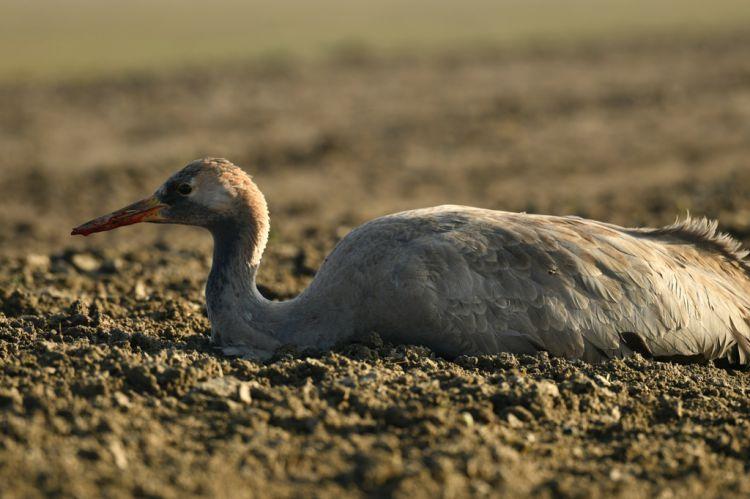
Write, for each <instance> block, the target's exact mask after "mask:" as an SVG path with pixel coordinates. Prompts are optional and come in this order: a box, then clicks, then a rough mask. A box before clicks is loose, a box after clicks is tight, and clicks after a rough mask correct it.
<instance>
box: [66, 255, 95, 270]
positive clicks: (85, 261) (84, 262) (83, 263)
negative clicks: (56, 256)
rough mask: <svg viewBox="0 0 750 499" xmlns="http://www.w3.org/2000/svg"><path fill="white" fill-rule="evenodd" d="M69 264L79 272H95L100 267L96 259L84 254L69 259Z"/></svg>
mask: <svg viewBox="0 0 750 499" xmlns="http://www.w3.org/2000/svg"><path fill="white" fill-rule="evenodd" d="M70 263H72V264H73V266H74V267H75V268H76V269H78V270H79V271H81V272H96V271H97V270H99V268H100V267H101V266H102V264H101V262H100V261H99V260H98V259H97V258H95V257H94V256H92V255H89V254H86V253H76V254H74V255H73V256H71V257H70Z"/></svg>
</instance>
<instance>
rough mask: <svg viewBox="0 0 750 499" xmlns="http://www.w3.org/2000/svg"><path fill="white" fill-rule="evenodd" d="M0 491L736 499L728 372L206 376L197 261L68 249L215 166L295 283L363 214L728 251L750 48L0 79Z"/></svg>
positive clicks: (150, 244)
mask: <svg viewBox="0 0 750 499" xmlns="http://www.w3.org/2000/svg"><path fill="white" fill-rule="evenodd" d="M0 109H2V111H3V112H2V113H0V150H2V151H3V158H2V160H1V161H0V165H1V167H0V199H2V202H1V204H0V206H1V208H0V496H2V497H29V496H31V497H33V496H39V495H47V496H60V497H73V496H75V497H86V496H108V497H123V496H130V495H137V496H145V497H186V496H246V497H265V496H272V495H273V496H294V497H311V496H318V497H331V496H334V495H335V496H340V497H349V496H394V497H457V496H467V495H472V496H486V495H489V496H497V495H502V494H506V495H510V496H527V495H529V496H530V495H534V496H541V497H560V496H563V497H592V496H593V497H597V496H607V497H612V496H622V497H653V496H659V497H665V498H666V497H673V496H690V497H694V496H698V495H701V496H703V497H732V496H736V497H740V496H748V495H750V475H749V473H750V373H748V372H742V371H731V370H725V369H720V368H718V367H715V366H712V365H676V364H670V363H660V362H652V361H649V360H645V359H642V358H640V357H634V358H632V359H628V360H625V361H612V362H609V363H605V364H600V365H588V364H585V363H581V362H573V361H566V360H561V359H555V358H550V357H547V356H545V355H541V356H539V357H517V356H512V355H497V356H487V357H479V358H477V357H460V358H458V359H453V360H446V359H442V358H439V357H437V356H435V355H434V354H433V353H431V352H430V351H428V350H426V349H424V348H421V347H416V346H403V345H391V344H383V342H382V341H381V340H380V338H379V336H378V335H377V332H373V334H372V336H371V338H369V339H368V340H367V341H366V342H364V343H362V344H354V345H347V346H343V347H341V348H339V349H337V350H336V351H333V352H329V353H325V354H322V355H319V356H317V357H312V358H310V357H306V356H303V355H300V354H299V353H296V352H293V351H284V352H279V353H277V356H276V358H275V359H273V360H272V361H270V362H268V363H266V364H258V363H254V362H251V361H248V360H242V359H229V358H225V357H222V356H221V355H219V354H217V353H216V352H215V351H214V350H213V349H212V348H211V346H210V344H209V340H208V331H209V323H208V321H207V319H206V315H205V311H204V305H203V286H204V283H205V278H206V275H207V272H208V268H209V265H210V240H209V237H208V236H207V235H206V234H204V233H202V232H200V231H197V230H193V229H189V228H184V227H163V226H158V227H156V226H134V227H128V228H124V229H121V230H119V231H115V232H113V233H107V234H99V235H96V236H93V237H90V238H87V239H82V238H71V237H70V236H69V235H68V234H69V230H70V227H72V226H73V225H75V224H77V223H79V222H83V221H85V220H88V219H89V218H92V217H93V216H95V215H99V214H101V213H104V212H107V211H110V210H112V209H114V208H118V207H120V206H122V205H124V204H126V203H128V202H131V201H134V200H136V199H139V198H141V197H143V196H145V195H147V194H149V193H151V192H152V191H153V190H154V189H155V188H156V187H157V186H158V185H159V184H160V183H161V181H162V180H164V179H165V178H166V177H167V176H168V175H169V174H170V173H171V172H172V171H174V170H176V169H178V168H179V167H181V166H182V165H183V164H185V163H187V162H188V161H190V160H192V159H194V158H196V157H201V156H223V157H227V158H229V159H231V160H232V161H234V162H235V163H237V164H240V165H242V166H244V167H245V168H246V169H247V171H248V172H250V173H252V174H253V175H254V177H255V179H256V181H257V183H258V184H259V186H260V187H261V189H262V190H263V191H264V192H265V194H266V196H267V198H268V200H269V203H270V208H271V216H272V223H273V228H272V237H271V241H270V244H269V248H268V251H267V254H266V257H265V259H264V263H263V266H262V272H261V277H260V282H261V283H262V284H263V288H262V290H263V292H264V293H265V294H266V295H268V296H270V297H273V298H277V299H284V298H287V297H290V296H293V295H294V294H296V293H298V292H299V291H300V290H302V289H304V287H305V286H306V284H307V283H308V282H309V281H310V280H311V279H312V277H313V275H314V273H315V269H316V268H317V266H318V265H319V264H320V262H321V261H322V259H323V258H324V256H325V255H326V254H327V252H328V251H330V249H331V248H332V247H333V245H334V244H335V243H336V241H337V240H338V239H340V238H341V237H342V236H343V235H345V234H346V233H347V232H348V230H350V229H351V228H352V227H354V226H356V225H358V224H360V223H362V222H364V221H365V220H367V219H369V218H371V217H374V216H377V215H381V214H385V213H389V212H394V211H398V210H401V209H406V208H416V207H422V206H429V205H434V204H443V203H459V204H470V205H476V206H483V207H488V208H496V209H505V210H515V211H529V212H540V213H555V214H578V215H582V216H587V217H592V218H598V219H603V220H607V221H611V222H615V223H619V224H624V225H642V224H646V225H658V224H663V223H666V222H671V221H672V220H673V219H674V218H675V217H676V216H677V215H681V214H684V213H685V212H686V210H690V212H691V213H693V214H696V215H708V216H711V217H717V218H719V219H720V220H721V227H722V229H724V230H726V231H729V232H731V233H732V234H733V235H735V236H736V237H738V238H740V239H743V240H744V241H745V242H750V37H748V36H746V35H741V34H738V35H733V36H729V35H727V36H723V37H713V38H704V39H681V40H675V39H668V40H667V39H652V40H641V41H637V42H619V43H611V44H607V45H606V46H604V45H597V46H589V45H586V46H577V47H566V48H556V47H551V46H547V47H540V48H538V49H528V50H524V51H484V52H472V53H456V54H452V55H450V56H444V57H430V58H415V57H411V58H410V57H404V58H382V57H378V56H377V55H373V54H369V53H367V52H366V51H362V52H357V51H353V52H351V53H347V54H345V55H341V56H340V57H338V58H335V59H331V60H328V61H326V62H319V63H314V64H313V63H302V62H297V61H294V60H285V61H277V62H266V63H263V64H261V63H254V64H245V65H239V64H238V65H226V66H222V67H212V68H195V69H194V70H190V71H187V70H185V71H180V72H170V73H168V74H159V73H154V74H152V73H144V74H132V75H129V76H123V77H117V78H109V79H107V80H96V81H94V80H91V81H78V82H70V83H64V84H63V83H59V84H52V83H37V84H20V83H15V84H4V85H0Z"/></svg>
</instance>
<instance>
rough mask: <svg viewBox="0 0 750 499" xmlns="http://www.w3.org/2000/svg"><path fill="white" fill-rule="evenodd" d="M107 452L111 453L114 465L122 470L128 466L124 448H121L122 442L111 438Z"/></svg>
mask: <svg viewBox="0 0 750 499" xmlns="http://www.w3.org/2000/svg"><path fill="white" fill-rule="evenodd" d="M109 452H110V453H111V454H112V459H113V460H114V462H115V466H117V467H118V468H120V469H121V470H124V469H125V468H127V467H128V458H127V457H126V456H125V450H124V449H123V448H122V444H120V442H118V441H117V440H113V441H112V442H110V444H109Z"/></svg>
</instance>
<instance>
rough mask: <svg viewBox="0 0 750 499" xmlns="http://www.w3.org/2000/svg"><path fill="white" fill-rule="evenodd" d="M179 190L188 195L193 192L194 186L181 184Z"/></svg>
mask: <svg viewBox="0 0 750 499" xmlns="http://www.w3.org/2000/svg"><path fill="white" fill-rule="evenodd" d="M177 192H179V193H180V194H182V195H183V196H188V195H189V194H190V193H191V192H193V186H191V185H190V184H180V185H179V186H178V187H177Z"/></svg>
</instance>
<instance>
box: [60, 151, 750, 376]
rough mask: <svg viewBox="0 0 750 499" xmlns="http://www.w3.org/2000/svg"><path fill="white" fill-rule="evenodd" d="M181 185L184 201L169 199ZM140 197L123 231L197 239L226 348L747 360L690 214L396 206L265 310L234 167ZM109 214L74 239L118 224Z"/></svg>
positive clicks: (732, 296) (735, 305) (261, 214)
mask: <svg viewBox="0 0 750 499" xmlns="http://www.w3.org/2000/svg"><path fill="white" fill-rule="evenodd" d="M185 185H189V186H190V189H189V190H190V192H189V193H188V194H184V195H180V194H175V192H177V190H179V189H182V188H183V187H184V186H185ZM183 190H185V191H186V192H187V190H188V189H187V188H185V189H183ZM153 199H155V201H154V200H153ZM153 199H152V200H145V201H144V202H145V204H144V205H143V206H145V208H144V207H142V206H140V205H139V208H138V209H137V210H136V211H138V210H140V211H138V213H139V214H138V215H135V216H138V217H141V218H140V219H138V220H137V221H153V222H172V223H189V224H193V225H200V226H203V227H205V228H207V229H208V230H209V231H211V233H212V234H213V237H214V258H213V265H212V269H211V272H210V274H209V278H208V282H207V285H206V299H207V310H208V315H209V319H210V320H211V324H212V339H213V341H214V343H215V344H216V345H217V346H220V347H221V348H222V349H223V350H224V352H225V353H227V354H233V355H246V356H250V357H257V358H266V357H268V356H270V355H271V354H272V353H273V351H274V350H275V349H277V348H278V347H280V346H282V345H285V344H292V345H296V346H299V347H306V348H313V349H318V350H320V349H327V348H330V347H331V346H333V345H335V344H337V343H342V342H346V341H352V340H356V339H357V338H359V337H361V336H362V335H364V334H368V333H370V332H372V331H376V332H378V333H379V334H380V335H381V336H382V337H383V338H384V339H387V340H389V341H392V342H395V343H410V344H421V345H425V346H428V347H430V348H432V349H433V350H435V351H436V352H438V353H440V354H442V355H446V356H458V355H477V354H492V353H498V352H511V353H529V354H531V353H535V352H539V351H547V352H549V353H550V354H551V355H555V356H560V357H565V358H570V359H583V360H588V361H601V360H605V359H609V358H614V357H624V356H627V355H631V354H633V353H635V352H638V353H641V354H643V355H646V356H651V357H655V358H668V359H683V360H713V359H723V360H726V361H727V362H729V363H732V364H748V363H750V325H749V324H748V318H750V267H749V266H748V264H747V263H746V261H745V256H746V253H745V252H744V251H742V250H741V248H740V246H739V244H738V243H736V242H735V241H734V240H732V239H731V238H729V237H728V236H726V235H723V234H720V233H718V232H717V230H716V224H715V222H709V221H707V220H705V219H690V218H688V219H686V220H684V221H682V222H678V223H675V224H674V225H671V226H668V227H664V228H661V229H627V228H622V227H618V226H615V225H611V224H607V223H603V222H597V221H593V220H586V219H582V218H578V217H556V216H546V215H530V214H525V213H509V212H502V211H492V210H484V209H479V208H471V207H464V206H439V207H435V208H427V209H420V210H413V211H406V212H402V213H397V214H393V215H388V216H384V217H381V218H377V219H375V220H372V221H370V222H367V223H365V224H364V225H362V226H360V227H359V228H357V229H355V230H353V231H352V232H351V233H350V234H349V235H347V236H346V237H345V238H344V239H342V240H341V241H340V242H339V243H338V245H337V246H336V247H335V248H334V250H333V251H332V252H331V254H330V255H329V256H328V257H327V258H326V260H325V261H324V263H323V264H322V266H321V268H320V269H319V271H318V272H317V274H316V276H315V279H314V280H313V282H312V283H311V284H310V285H309V287H308V288H307V289H306V290H305V291H303V292H302V293H301V294H300V295H299V296H298V297H296V298H294V299H291V300H288V301H283V302H274V301H269V300H267V299H266V298H264V297H263V296H262V295H261V294H260V292H259V291H258V290H257V287H256V284H255V277H256V273H257V269H258V266H259V265H260V258H261V255H262V252H263V249H264V248H265V245H266V241H267V238H268V230H269V221H268V212H267V209H266V204H265V200H264V199H263V195H262V194H261V193H260V190H258V188H257V186H255V184H254V183H253V182H252V181H251V180H250V178H249V177H248V176H247V175H246V174H245V173H244V172H242V170H240V169H239V168H237V167H235V166H234V165H232V164H231V163H229V162H228V161H226V160H216V159H206V160H199V161H196V162H193V163H191V164H190V165H188V166H187V167H185V168H184V169H183V170H182V171H180V172H178V173H177V174H175V175H174V176H173V177H172V178H171V179H170V180H168V181H167V182H166V183H165V184H164V186H163V187H162V188H160V190H159V191H157V193H156V195H155V197H154V198H153ZM144 202H141V203H144ZM159 203H161V205H162V208H161V209H159V210H160V211H158V212H154V211H153V210H154V209H155V208H154V206H156V205H158V204H159ZM133 206H135V205H133ZM144 210H151V211H149V212H148V216H146V219H143V215H141V214H142V213H144ZM131 211H132V210H131ZM121 213H123V212H122V211H120V212H115V213H114V214H112V215H109V216H107V217H103V218H102V219H97V220H94V221H92V222H89V223H88V224H84V225H83V226H81V227H79V228H78V229H76V230H75V231H74V233H82V234H87V233H90V232H95V231H98V230H108V229H110V228H113V227H112V225H113V224H114V226H119V225H124V224H127V223H133V222H129V221H128V220H129V219H127V218H126V219H125V221H124V222H123V221H122V220H121V219H119V218H117V217H121V216H122V215H121ZM127 216H131V215H130V214H128V215H127ZM112 220H115V222H112Z"/></svg>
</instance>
